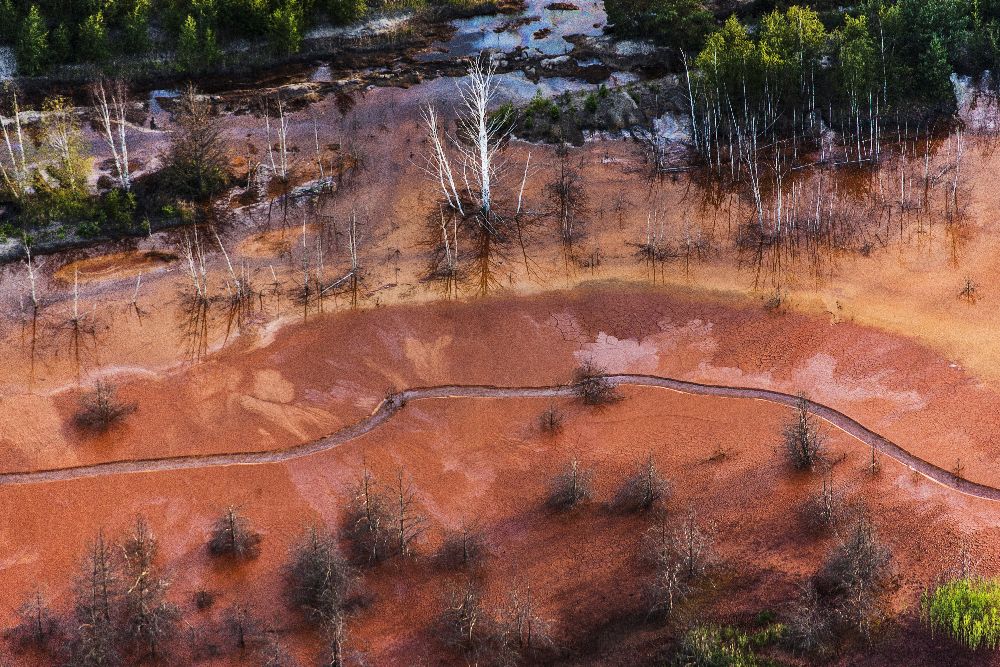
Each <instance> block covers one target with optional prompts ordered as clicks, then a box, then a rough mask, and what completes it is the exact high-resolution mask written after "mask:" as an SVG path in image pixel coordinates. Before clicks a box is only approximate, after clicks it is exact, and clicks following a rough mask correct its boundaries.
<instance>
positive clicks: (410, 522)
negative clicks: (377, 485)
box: [392, 468, 427, 556]
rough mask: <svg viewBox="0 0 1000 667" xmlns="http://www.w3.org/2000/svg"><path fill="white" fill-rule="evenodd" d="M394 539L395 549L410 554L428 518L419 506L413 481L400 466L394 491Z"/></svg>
mask: <svg viewBox="0 0 1000 667" xmlns="http://www.w3.org/2000/svg"><path fill="white" fill-rule="evenodd" d="M393 496H394V498H393V517H392V540H393V542H394V544H395V546H394V549H395V552H396V553H397V554H399V555H400V556H409V555H410V554H411V553H412V552H413V546H414V544H415V543H416V542H417V541H419V540H420V538H421V537H422V536H423V534H424V530H425V528H426V524H427V518H426V517H425V516H424V515H423V514H421V513H420V511H419V510H418V508H417V503H416V499H415V495H414V492H413V482H412V480H410V479H409V478H407V477H406V475H405V474H404V472H403V469H402V468H400V469H399V470H398V471H397V473H396V489H395V492H394V493H393Z"/></svg>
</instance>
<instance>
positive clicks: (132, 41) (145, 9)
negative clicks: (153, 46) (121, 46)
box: [125, 0, 150, 53]
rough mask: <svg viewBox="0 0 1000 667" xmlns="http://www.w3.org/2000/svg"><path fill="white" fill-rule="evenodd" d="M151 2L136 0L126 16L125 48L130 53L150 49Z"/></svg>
mask: <svg viewBox="0 0 1000 667" xmlns="http://www.w3.org/2000/svg"><path fill="white" fill-rule="evenodd" d="M149 10H150V2H149V0H136V2H135V5H134V6H133V7H132V9H131V10H130V11H129V12H128V13H127V14H126V16H125V48H126V49H128V51H129V52H130V53H143V52H145V51H147V50H148V49H149Z"/></svg>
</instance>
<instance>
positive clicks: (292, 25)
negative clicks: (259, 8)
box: [271, 0, 302, 55]
mask: <svg viewBox="0 0 1000 667" xmlns="http://www.w3.org/2000/svg"><path fill="white" fill-rule="evenodd" d="M271 48H272V49H273V50H274V52H275V53H277V54H279V55H291V54H293V53H298V52H299V50H300V49H301V48H302V9H301V7H299V4H298V3H297V2H296V1H295V0H288V1H287V2H286V3H285V4H284V5H283V6H282V7H279V8H278V9H275V10H274V12H273V13H272V14H271Z"/></svg>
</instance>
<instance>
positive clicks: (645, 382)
mask: <svg viewBox="0 0 1000 667" xmlns="http://www.w3.org/2000/svg"><path fill="white" fill-rule="evenodd" d="M605 377H606V378H607V379H608V380H610V381H612V382H614V383H615V384H627V385H635V386H641V387H660V388H662V389H669V390H671V391H676V392H680V393H684V394H695V395H702V396H715V397H719V398H739V399H751V400H760V401H770V402H772V403H779V404H781V405H788V406H796V405H797V404H798V402H799V401H800V400H802V399H801V397H799V396H795V395H792V394H786V393H784V392H780V391H773V390H771V389H758V388H754V387H734V386H728V385H713V384H701V383H698V382H688V381H686V380H677V379H674V378H668V377H661V376H657V375H635V374H619V375H607V376H605ZM573 392H574V387H573V386H572V385H556V386H547V387H497V386H489V385H440V386H434V387H417V388H413V389H406V390H404V391H401V392H399V393H396V394H393V395H391V396H389V397H387V398H385V399H383V401H382V402H381V403H379V405H378V407H377V408H375V410H374V411H373V412H372V413H371V414H370V415H368V416H367V417H365V418H364V419H362V420H361V421H359V422H357V423H355V424H352V425H351V426H348V427H346V428H343V429H341V430H339V431H337V432H336V433H333V434H332V435H328V436H326V437H324V438H320V439H318V440H314V441H312V442H307V443H304V444H301V445H296V446H294V447H289V448H287V449H280V450H272V451H264V452H242V453H231V454H208V455H204V456H198V455H190V456H176V457H165V458H154V459H137V460H131V461H109V462H107V463H98V464H94V465H83V466H74V467H67V468H54V469H48V470H36V471H30V472H16V473H0V486H4V485H10V484H37V483H43V482H59V481H66V480H73V479H81V478H86V477H101V476H105V475H116V474H124V473H148V472H160V471H165V470H184V469H190V468H209V467H216V466H235V465H261V464H268V463H282V462H284V461H289V460H292V459H297V458H301V457H304V456H310V455H311V454H316V453H318V452H322V451H326V450H328V449H333V448H334V447H338V446H340V445H342V444H344V443H346V442H349V441H351V440H354V439H356V438H359V437H361V436H363V435H364V434H366V433H368V432H370V431H373V430H374V429H376V428H377V427H378V426H379V425H381V424H382V423H384V422H385V421H387V420H388V419H389V418H390V417H392V416H393V415H395V414H396V413H397V412H399V411H400V410H401V409H402V408H403V407H404V406H405V405H406V404H407V403H408V402H410V401H419V400H426V399H433V398H552V397H558V396H569V395H572V393H573ZM806 403H807V405H808V408H809V411H810V412H812V413H813V414H815V415H816V416H817V417H820V418H821V419H823V420H824V421H826V422H829V423H830V424H831V425H833V426H835V427H837V428H839V429H841V430H842V431H844V432H845V433H847V434H848V435H850V436H852V437H854V438H855V439H857V440H859V441H861V442H863V443H864V444H866V445H868V446H870V447H874V448H875V449H876V450H878V451H879V452H881V453H882V454H884V455H886V456H888V457H889V458H892V459H894V460H896V461H898V462H899V463H902V464H903V465H905V466H907V467H909V468H911V469H912V470H914V471H915V472H917V473H919V474H921V475H923V476H924V477H927V478H928V479H930V480H932V481H934V482H937V483H938V484H940V485H941V486H944V487H946V488H948V489H951V490H954V491H958V492H959V493H963V494H966V495H969V496H973V497H976V498H983V499H986V500H1000V489H997V488H994V487H992V486H987V485H985V484H979V483H977V482H970V481H969V480H966V479H962V478H960V477H958V476H956V475H955V474H954V473H952V472H949V471H947V470H945V469H943V468H940V467H938V466H936V465H934V464H933V463H930V462H929V461H925V460H924V459H921V458H919V457H917V456H914V455H913V454H911V453H910V452H908V451H906V450H905V449H903V448H902V447H900V446H899V445H897V444H896V443H894V442H892V441H891V440H889V439H887V438H884V437H883V436H881V435H879V434H878V433H876V432H875V431H872V430H871V429H869V428H868V427H866V426H864V425H863V424H861V423H859V422H858V421H856V420H854V419H852V418H851V417H848V416H847V415H845V414H844V413H842V412H840V411H839V410H836V409H834V408H831V407H829V406H827V405H823V404H822V403H817V402H815V401H811V400H808V399H806Z"/></svg>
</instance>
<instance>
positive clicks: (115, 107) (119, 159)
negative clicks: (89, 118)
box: [91, 80, 132, 192]
mask: <svg viewBox="0 0 1000 667" xmlns="http://www.w3.org/2000/svg"><path fill="white" fill-rule="evenodd" d="M91 95H92V96H93V98H94V110H95V111H96V112H97V117H98V119H99V121H100V126H101V137H102V138H103V139H104V142H105V143H106V144H107V146H108V149H110V151H111V157H112V158H113V159H114V161H115V177H116V178H117V179H118V185H119V187H120V188H121V189H122V190H125V191H126V192H128V191H129V190H131V189H132V175H131V170H130V168H129V164H128V159H129V158H128V139H127V128H128V120H127V118H126V114H127V112H128V105H129V100H128V89H127V88H126V87H125V83H124V82H122V81H115V82H105V81H103V80H100V81H98V82H97V83H95V84H94V85H93V86H92V87H91Z"/></svg>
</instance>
